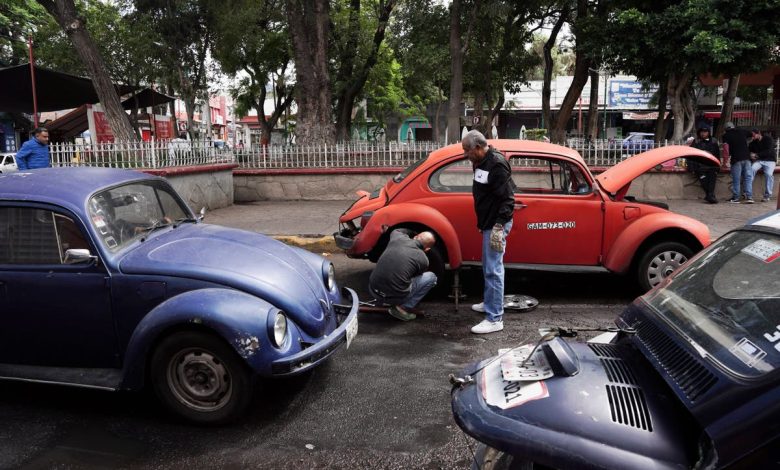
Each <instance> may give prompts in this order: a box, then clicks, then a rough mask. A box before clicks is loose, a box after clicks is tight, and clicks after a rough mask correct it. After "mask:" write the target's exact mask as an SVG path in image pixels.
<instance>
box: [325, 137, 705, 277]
mask: <svg viewBox="0 0 780 470" xmlns="http://www.w3.org/2000/svg"><path fill="white" fill-rule="evenodd" d="M489 142H490V144H491V145H492V146H494V147H495V148H496V149H498V150H500V151H501V152H502V153H503V154H504V155H505V156H506V158H508V159H509V163H510V165H511V167H512V178H513V179H514V182H515V184H516V186H517V190H516V192H515V212H514V225H513V227H512V233H511V234H510V235H509V237H508V238H507V250H506V255H505V256H504V263H505V265H506V266H507V268H521V269H536V270H551V271H568V272H593V271H610V272H614V273H620V274H629V275H631V276H633V277H634V278H635V279H636V281H637V282H638V284H639V286H640V287H641V289H643V291H647V290H649V289H650V288H651V287H653V286H655V285H657V284H658V283H660V282H661V281H662V280H663V278H664V277H665V276H667V275H669V274H670V273H671V272H672V271H674V270H675V269H677V268H678V267H679V266H681V265H682V264H683V263H684V262H685V261H686V260H687V259H688V258H689V257H691V256H692V255H693V254H694V253H696V252H698V251H699V250H701V249H702V248H703V247H705V246H707V245H708V244H709V243H710V233H709V229H708V228H707V226H706V225H704V224H703V223H701V222H699V221H697V220H694V219H692V218H690V217H686V216H683V215H680V214H675V213H673V212H670V211H669V210H668V206H667V205H666V204H664V203H661V202H653V201H642V200H638V199H636V198H634V197H632V196H629V195H628V191H629V189H630V186H631V182H632V181H633V180H634V179H635V178H637V177H638V176H640V175H641V174H643V173H644V172H646V171H647V170H649V169H651V168H653V167H655V166H656V165H658V164H660V163H662V162H665V161H668V160H674V159H676V158H680V157H688V158H692V159H700V160H707V161H711V162H717V160H716V159H715V158H714V157H713V156H712V155H710V154H709V153H706V152H703V151H701V150H698V149H694V148H691V147H687V146H669V147H663V148H658V149H655V150H651V151H649V152H645V153H642V154H639V155H636V156H634V157H632V158H629V159H626V160H624V161H622V162H620V163H619V164H617V165H615V166H614V167H612V168H609V169H608V170H606V171H604V172H603V173H601V174H599V175H598V176H594V175H592V174H591V172H590V170H589V169H588V167H587V165H586V164H585V162H584V160H583V159H582V158H581V157H580V155H579V154H578V153H577V152H576V151H574V150H572V149H570V148H566V147H561V146H558V145H553V144H547V143H543V142H534V141H527V140H494V141H489ZM472 175H473V173H472V169H471V164H470V163H469V161H468V160H467V159H466V157H465V156H464V155H463V149H462V148H461V146H460V144H455V145H450V146H447V147H444V148H442V149H439V150H437V151H435V152H433V153H431V154H430V155H429V156H428V157H425V158H423V159H421V160H420V161H418V162H416V163H414V164H413V165H411V166H410V167H409V168H407V169H406V170H404V171H403V172H401V173H399V174H398V175H396V176H395V177H393V178H392V179H391V180H390V181H388V182H387V184H386V185H385V186H384V187H382V188H380V189H378V190H376V191H374V192H373V193H370V194H369V193H368V192H365V191H364V192H362V193H361V197H360V198H359V199H358V200H357V201H355V203H353V204H352V205H351V206H350V207H349V208H348V209H347V210H346V211H344V213H343V214H342V215H341V217H340V218H339V224H340V231H339V232H337V233H335V234H334V236H335V239H336V243H337V244H338V246H339V247H341V248H342V249H344V250H345V251H346V253H347V255H349V256H350V257H353V258H367V259H369V260H371V261H374V262H375V261H376V260H377V259H378V258H379V256H380V255H381V254H382V251H383V250H384V248H385V246H386V244H387V233H389V232H390V231H389V230H388V231H387V232H386V233H385V232H383V231H382V226H384V225H387V226H388V227H390V228H399V227H403V228H409V229H412V230H417V231H421V230H430V231H432V232H434V233H435V234H436V236H437V237H436V238H437V240H438V243H437V244H436V245H435V246H434V247H433V249H431V250H430V252H429V256H430V259H431V269H432V270H434V271H437V273H438V274H441V271H443V270H444V268H445V264H446V265H448V266H449V267H450V268H451V269H458V268H460V267H461V266H469V265H479V264H480V262H481V261H480V260H481V240H482V238H481V235H480V233H479V231H478V230H477V228H476V215H475V213H474V201H473V198H472V195H471V180H472Z"/></svg>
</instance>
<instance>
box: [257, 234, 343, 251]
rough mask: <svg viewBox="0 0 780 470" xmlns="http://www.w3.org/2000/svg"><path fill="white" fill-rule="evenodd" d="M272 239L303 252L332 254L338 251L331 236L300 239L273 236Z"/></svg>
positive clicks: (295, 236)
mask: <svg viewBox="0 0 780 470" xmlns="http://www.w3.org/2000/svg"><path fill="white" fill-rule="evenodd" d="M272 238H273V239H275V240H279V241H280V242H282V243H284V244H287V245H290V246H297V247H298V248H303V249H304V250H308V251H312V252H315V253H334V252H337V251H339V250H340V249H339V247H337V246H336V240H334V239H333V235H326V236H323V237H302V236H297V235H273V236H272Z"/></svg>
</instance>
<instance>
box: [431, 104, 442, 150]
mask: <svg viewBox="0 0 780 470" xmlns="http://www.w3.org/2000/svg"><path fill="white" fill-rule="evenodd" d="M440 115H441V101H438V102H437V103H436V114H434V115H433V141H434V142H436V143H440V142H441V133H440V132H439V116H440Z"/></svg>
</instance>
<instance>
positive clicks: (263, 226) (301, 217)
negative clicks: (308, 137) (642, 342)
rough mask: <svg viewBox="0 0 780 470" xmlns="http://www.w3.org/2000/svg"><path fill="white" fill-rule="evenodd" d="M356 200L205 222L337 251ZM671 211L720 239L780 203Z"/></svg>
mask: <svg viewBox="0 0 780 470" xmlns="http://www.w3.org/2000/svg"><path fill="white" fill-rule="evenodd" d="M352 202H354V201H261V202H252V203H245V204H235V205H233V206H230V207H226V208H224V209H217V210H215V211H213V212H209V213H207V214H206V218H205V222H206V223H209V224H217V225H227V226H230V227H236V228H241V229H244V230H250V231H253V232H259V233H263V234H266V235H272V236H274V237H275V238H278V239H281V240H283V241H285V242H287V243H290V244H293V245H297V246H307V247H310V248H311V249H312V250H315V251H320V250H322V251H335V250H336V247H335V244H334V243H333V237H332V234H333V232H335V231H337V230H338V219H339V216H340V215H341V214H342V213H343V212H344V211H345V210H346V209H347V208H348V207H349V206H350V205H351V204H352ZM666 202H667V203H668V204H669V209H670V210H671V211H673V212H677V213H679V214H684V215H687V216H689V217H693V218H694V219H697V220H701V221H702V222H704V223H705V224H707V225H708V226H709V228H710V233H711V234H712V238H713V239H716V238H718V237H720V236H721V235H723V234H724V233H726V232H728V231H729V230H731V229H734V228H737V227H740V226H742V225H744V224H745V222H747V221H748V220H750V219H752V218H753V217H756V216H759V215H761V214H765V213H767V212H770V211H773V210H774V209H775V207H776V202H775V201H771V202H766V203H760V202H757V203H755V204H729V203H727V202H725V201H723V202H721V203H719V204H705V203H703V202H702V201H701V200H688V199H682V200H672V201H666Z"/></svg>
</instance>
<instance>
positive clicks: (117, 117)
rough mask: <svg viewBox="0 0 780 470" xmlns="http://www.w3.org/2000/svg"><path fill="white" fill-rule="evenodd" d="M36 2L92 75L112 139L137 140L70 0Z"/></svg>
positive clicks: (93, 44) (81, 18)
mask: <svg viewBox="0 0 780 470" xmlns="http://www.w3.org/2000/svg"><path fill="white" fill-rule="evenodd" d="M38 3H39V4H41V6H43V7H44V8H45V9H46V11H47V12H48V13H49V14H50V15H51V16H52V17H54V19H55V20H57V23H58V24H59V25H60V27H61V28H62V29H63V30H64V31H65V34H67V36H68V38H70V40H71V42H72V43H73V46H74V47H75V48H76V52H77V53H78V55H79V58H80V59H81V61H82V62H83V63H84V66H85V68H86V69H87V72H88V74H89V76H90V77H91V78H92V85H93V86H94V87H95V91H96V92H97V95H98V97H99V98H100V102H101V104H102V105H103V107H104V109H105V111H106V120H107V121H108V124H109V126H110V127H111V131H112V132H113V134H114V138H115V139H116V140H117V141H120V142H128V141H132V140H136V136H135V134H134V132H133V128H132V126H131V125H130V121H129V120H128V118H127V114H126V113H125V111H124V109H123V108H122V104H121V102H120V101H119V95H118V94H117V91H116V89H115V88H114V84H113V83H112V82H111V77H110V76H109V74H108V71H107V68H106V65H105V62H104V60H103V57H102V55H101V54H100V50H99V49H98V47H97V45H96V44H95V41H94V39H93V38H92V36H91V35H90V33H89V31H88V29H87V25H86V22H85V20H84V17H83V16H82V15H81V14H80V12H79V11H78V10H77V8H76V5H75V4H74V2H73V0H38Z"/></svg>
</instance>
